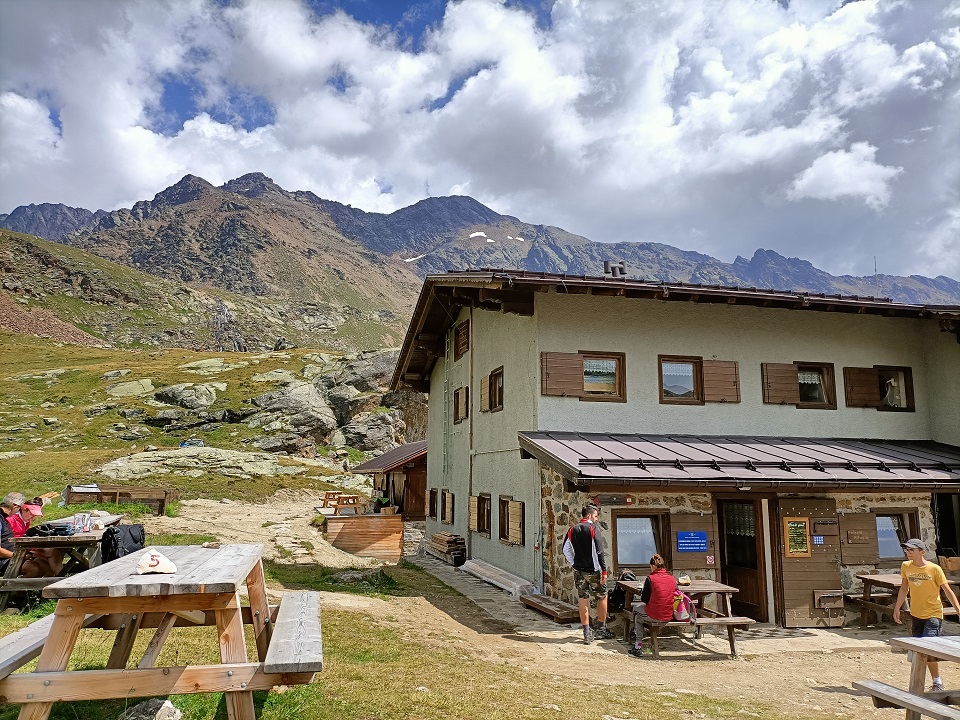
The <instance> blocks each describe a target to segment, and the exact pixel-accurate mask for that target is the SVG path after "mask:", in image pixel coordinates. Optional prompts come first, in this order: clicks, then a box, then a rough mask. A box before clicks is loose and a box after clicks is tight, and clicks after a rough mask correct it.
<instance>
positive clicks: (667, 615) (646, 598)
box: [627, 554, 677, 657]
mask: <svg viewBox="0 0 960 720" xmlns="http://www.w3.org/2000/svg"><path fill="white" fill-rule="evenodd" d="M676 590H677V579H676V578H675V577H674V576H673V575H671V574H670V573H668V572H667V563H666V561H665V560H664V559H663V558H662V557H661V556H660V555H659V554H658V555H654V556H653V557H651V558H650V574H649V575H647V578H646V579H645V580H644V581H643V589H642V590H640V601H639V602H635V603H634V604H633V631H634V633H636V641H635V642H634V644H633V647H632V648H630V649H629V650H628V651H627V653H628V654H630V655H632V656H633V657H643V622H644V620H658V621H660V622H670V621H671V620H673V594H674V592H676Z"/></svg>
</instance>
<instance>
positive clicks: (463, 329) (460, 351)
mask: <svg viewBox="0 0 960 720" xmlns="http://www.w3.org/2000/svg"><path fill="white" fill-rule="evenodd" d="M469 349H470V321H469V320H464V321H463V322H462V323H460V324H459V325H457V326H456V327H455V328H454V329H453V359H454V360H459V359H460V358H462V357H463V356H464V355H465V354H466V352H467V350H469Z"/></svg>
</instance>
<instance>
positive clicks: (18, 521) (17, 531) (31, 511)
mask: <svg viewBox="0 0 960 720" xmlns="http://www.w3.org/2000/svg"><path fill="white" fill-rule="evenodd" d="M35 517H43V509H42V508H41V507H40V506H39V505H33V504H31V503H27V502H25V503H24V504H23V505H21V506H20V511H19V512H15V513H13V514H12V515H9V516H8V517H7V522H8V523H9V524H10V528H11V529H12V530H13V536H14V537H23V536H24V535H26V534H27V530H29V529H30V523H32V522H33V519H34V518H35Z"/></svg>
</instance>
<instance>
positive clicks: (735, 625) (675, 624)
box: [626, 616, 756, 660]
mask: <svg viewBox="0 0 960 720" xmlns="http://www.w3.org/2000/svg"><path fill="white" fill-rule="evenodd" d="M754 623H756V620H754V619H753V618H748V617H738V616H733V617H726V616H724V617H698V618H697V620H696V622H692V623H691V622H688V621H686V620H671V621H670V622H660V621H659V620H650V619H647V620H644V621H643V626H644V627H645V628H647V630H648V631H649V637H650V647H651V648H652V649H653V659H654V660H659V659H660V646H659V640H660V637H659V636H660V631H661V630H662V629H664V628H677V629H679V630H680V631H681V634H682V631H683V629H684V628H694V629H695V630H696V632H697V637H700V632H701V630H702V629H703V628H705V627H725V628H726V629H727V638H728V639H729V641H730V655H731V656H733V657H737V637H736V635H735V634H734V633H735V631H736V630H739V629H744V628H746V627H747V626H749V625H753V624H754ZM629 632H630V628H629V625H628V626H627V630H626V633H627V635H628V637H629Z"/></svg>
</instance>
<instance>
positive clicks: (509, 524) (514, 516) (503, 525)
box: [497, 495, 524, 545]
mask: <svg viewBox="0 0 960 720" xmlns="http://www.w3.org/2000/svg"><path fill="white" fill-rule="evenodd" d="M497 510H498V515H499V521H500V533H499V538H500V541H501V542H504V543H506V544H507V545H523V544H524V535H523V525H524V523H523V503H522V502H519V501H518V500H514V499H513V497H512V496H510V495H501V496H500V499H499V503H498V508H497Z"/></svg>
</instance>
